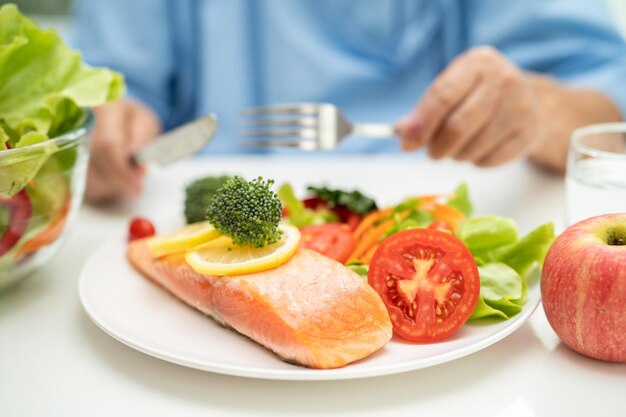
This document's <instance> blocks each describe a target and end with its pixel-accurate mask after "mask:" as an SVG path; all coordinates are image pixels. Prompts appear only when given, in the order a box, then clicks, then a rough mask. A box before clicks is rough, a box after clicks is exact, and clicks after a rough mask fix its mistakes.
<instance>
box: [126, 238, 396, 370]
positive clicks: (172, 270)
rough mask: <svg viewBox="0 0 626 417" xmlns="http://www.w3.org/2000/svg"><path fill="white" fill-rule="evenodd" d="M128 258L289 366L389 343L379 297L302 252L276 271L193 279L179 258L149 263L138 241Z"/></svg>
mask: <svg viewBox="0 0 626 417" xmlns="http://www.w3.org/2000/svg"><path fill="white" fill-rule="evenodd" d="M127 256H128V259H129V261H130V262H131V264H132V265H133V266H134V267H135V268H136V269H137V270H138V271H140V272H141V273H142V274H143V275H144V276H146V277H147V278H149V279H151V280H152V281H154V282H156V283H157V284H159V285H161V286H162V287H164V288H165V289H166V290H168V291H169V292H171V293H172V294H174V295H175V296H176V297H178V298H179V299H181V300H182V301H184V302H185V303H187V304H189V305H190V306H192V307H194V308H196V309H198V310H200V311H201V312H202V313H204V314H206V315H208V316H210V317H212V318H213V319H215V320H216V321H218V322H219V323H220V324H223V325H225V326H227V327H231V328H233V329H235V330H236V331H238V332H239V333H241V334H244V335H246V336H248V337H249V338H251V339H252V340H254V341H256V342H257V343H259V344H261V345H263V346H265V347H266V348H268V349H270V350H272V351H273V352H274V353H275V354H276V355H278V356H279V357H281V358H282V359H283V360H285V361H288V362H292V363H297V364H300V365H303V366H308V367H311V368H319V369H327V368H338V367H342V366H344V365H347V364H349V363H351V362H354V361H357V360H359V359H362V358H365V357H366V356H368V355H370V354H371V353H373V352H375V351H377V350H378V349H380V348H381V347H383V346H384V345H385V344H386V343H387V342H388V341H389V340H390V339H391V335H392V327H391V321H390V320H389V315H388V313H387V310H386V308H385V306H384V304H383V302H382V301H381V299H380V297H379V296H378V294H377V293H376V292H375V291H374V290H373V289H372V288H371V287H370V286H369V285H368V284H367V283H365V282H363V280H362V279H361V278H360V277H359V276H358V275H357V274H355V273H354V272H352V271H351V270H350V269H348V268H346V267H345V266H344V265H342V264H340V263H339V262H336V261H334V260H332V259H330V258H327V257H325V256H323V255H320V254H318V253H317V252H314V251H311V250H308V249H299V250H298V251H297V252H296V254H295V255H294V256H293V258H292V259H290V260H289V261H288V262H287V263H285V264H284V265H282V266H279V267H278V268H275V269H271V270H268V271H263V272H256V273H251V274H245V275H236V276H229V277H225V276H211V275H202V274H199V273H197V272H195V271H194V270H193V269H192V268H191V267H190V266H189V265H188V264H187V263H186V262H185V259H184V256H183V255H182V254H175V255H168V256H165V257H162V258H154V257H152V255H151V253H150V251H149V249H148V247H147V246H146V244H145V242H144V241H143V240H135V241H133V242H131V243H129V246H128V252H127Z"/></svg>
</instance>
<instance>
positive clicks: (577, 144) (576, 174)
mask: <svg viewBox="0 0 626 417" xmlns="http://www.w3.org/2000/svg"><path fill="white" fill-rule="evenodd" d="M565 194H566V213H565V216H566V223H567V224H566V226H569V225H572V224H574V223H576V222H578V221H580V220H583V219H586V218H589V217H593V216H598V215H601V214H607V213H626V123H606V124H597V125H591V126H587V127H583V128H580V129H577V130H576V131H574V133H573V134H572V137H571V139H570V147H569V154H568V160H567V177H566V192H565Z"/></svg>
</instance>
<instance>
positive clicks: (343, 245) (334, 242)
mask: <svg viewBox="0 0 626 417" xmlns="http://www.w3.org/2000/svg"><path fill="white" fill-rule="evenodd" d="M300 234H301V236H302V237H301V238H300V246H302V247H305V248H308V249H313V250H314V251H317V252H319V253H321V254H322V255H326V256H328V257H329V258H332V259H335V260H337V261H339V262H341V263H345V262H346V261H347V260H348V257H349V256H350V254H351V253H352V251H353V250H354V249H355V248H356V242H355V241H354V237H352V232H351V231H350V228H349V227H348V226H347V225H345V224H341V223H326V224H320V225H313V226H305V227H303V228H302V229H300Z"/></svg>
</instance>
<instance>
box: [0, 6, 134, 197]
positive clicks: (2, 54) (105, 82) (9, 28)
mask: <svg viewBox="0 0 626 417" xmlns="http://www.w3.org/2000/svg"><path fill="white" fill-rule="evenodd" d="M123 93H124V81H123V78H122V76H121V75H120V74H118V73H116V72H113V71H110V70H107V69H101V68H92V67H89V66H88V65H86V64H84V63H82V62H81V56H80V53H78V52H76V51H73V50H71V49H70V48H69V47H68V46H67V45H65V44H64V43H63V41H62V39H61V38H60V36H59V35H58V34H57V33H56V32H54V31H53V30H43V29H39V28H38V27H37V25H36V24H35V23H34V22H33V21H32V20H30V19H28V18H26V17H24V16H23V15H21V14H20V12H19V10H18V9H17V7H16V6H15V5H13V4H6V5H4V6H2V7H0V142H2V143H1V145H0V149H7V144H8V145H10V147H11V148H20V147H24V146H29V145H33V144H36V143H40V142H44V141H46V140H47V139H48V138H50V137H55V136H59V135H61V134H63V133H66V132H68V131H70V130H72V129H73V128H75V127H76V126H78V124H80V123H81V122H82V121H83V119H84V117H85V113H84V111H83V109H82V108H85V107H92V106H97V105H100V104H102V103H104V102H106V101H112V100H115V99H117V98H119V97H120V96H121V95H122V94H123ZM56 150H57V149H56V147H55V146H54V145H52V144H50V145H49V146H42V147H40V148H38V149H37V150H33V151H32V153H29V154H28V155H19V156H17V157H16V158H19V160H17V161H10V162H9V161H3V165H2V166H0V196H1V197H5V198H6V197H11V196H12V195H14V194H16V193H17V192H19V191H20V190H21V189H22V188H24V187H25V186H26V184H27V183H28V182H29V181H30V180H32V179H33V178H34V177H35V175H36V174H37V172H38V171H39V169H40V168H41V167H42V166H43V164H44V163H45V162H46V160H47V159H48V158H49V157H50V155H51V154H53V153H54V152H55V151H56Z"/></svg>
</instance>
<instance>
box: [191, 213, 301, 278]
mask: <svg viewBox="0 0 626 417" xmlns="http://www.w3.org/2000/svg"><path fill="white" fill-rule="evenodd" d="M279 228H280V230H281V231H282V232H283V233H282V236H281V238H280V240H279V241H278V242H276V243H273V244H271V245H268V246H266V247H264V248H253V247H250V246H234V245H226V246H224V245H221V244H220V245H212V244H207V245H203V247H199V248H196V249H194V250H192V251H190V252H187V255H186V256H185V260H186V261H187V263H188V264H189V265H190V266H191V267H192V268H193V269H194V270H195V271H196V272H198V273H200V274H206V275H239V274H247V273H251V272H258V271H265V270H267V269H272V268H276V267H277V266H280V265H282V264H284V263H285V262H287V261H288V260H289V259H290V258H291V257H292V256H293V254H294V253H295V251H296V249H298V244H299V243H300V231H299V230H298V229H297V228H296V227H294V226H290V225H286V224H281V225H280V226H279ZM220 239H221V238H220ZM209 243H210V242H209ZM217 243H220V242H217ZM222 243H223V242H222Z"/></svg>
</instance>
